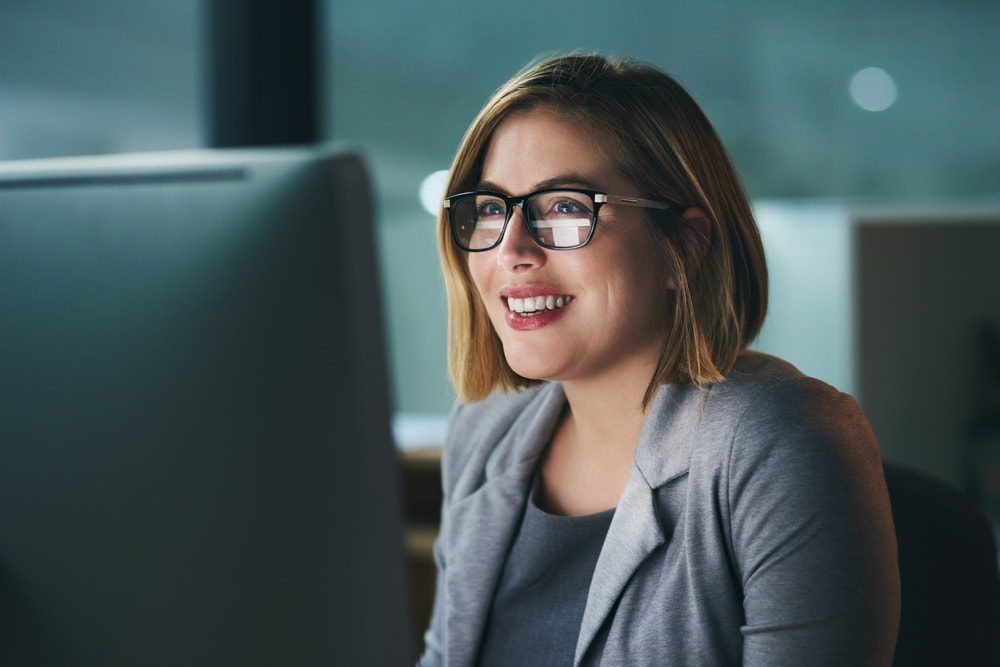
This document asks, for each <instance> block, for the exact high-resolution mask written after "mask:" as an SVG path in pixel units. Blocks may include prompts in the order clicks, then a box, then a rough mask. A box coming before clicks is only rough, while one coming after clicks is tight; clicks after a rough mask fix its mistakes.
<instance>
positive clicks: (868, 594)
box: [726, 378, 900, 665]
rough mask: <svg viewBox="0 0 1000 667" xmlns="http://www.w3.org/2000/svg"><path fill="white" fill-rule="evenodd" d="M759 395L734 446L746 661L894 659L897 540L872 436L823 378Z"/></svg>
mask: <svg viewBox="0 0 1000 667" xmlns="http://www.w3.org/2000/svg"><path fill="white" fill-rule="evenodd" d="M769 394H770V395H769V396H767V397H766V398H765V399H764V400H759V401H752V402H751V405H750V406H749V407H748V409H747V410H746V411H745V412H744V413H743V415H742V417H741V418H740V421H739V425H738V426H737V427H736V429H735V432H734V437H733V442H732V444H731V445H730V449H729V457H730V458H729V464H728V466H727V473H728V475H727V480H726V485H727V487H728V494H727V497H728V503H729V516H730V525H731V536H732V548H733V554H734V558H735V561H736V568H737V570H738V576H739V578H740V581H741V582H742V587H743V596H744V597H743V607H744V613H745V624H744V625H743V627H742V628H741V631H742V634H743V648H744V652H743V655H744V664H746V665H805V664H808V665H889V664H891V662H892V656H893V651H894V648H895V643H896V632H897V629H898V625H899V605H900V589H899V569H898V561H897V555H896V537H895V531H894V528H893V524H892V513H891V508H890V505H889V497H888V492H887V490H886V485H885V478H884V475H883V472H882V465H881V457H880V454H879V450H878V444H877V442H876V440H875V436H874V433H873V432H872V430H871V427H870V426H869V425H868V422H867V420H866V419H865V417H864V415H863V414H862V413H861V410H860V408H859V407H858V406H857V404H856V403H855V401H854V399H852V398H851V397H850V396H847V395H846V394H841V393H839V392H837V391H836V390H834V389H833V388H832V387H829V386H827V385H825V384H823V383H821V382H818V381H816V380H812V379H809V378H797V379H793V380H787V381H785V382H783V383H781V384H780V385H779V386H778V388H777V389H776V390H774V391H773V392H769Z"/></svg>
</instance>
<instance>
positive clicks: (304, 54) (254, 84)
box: [203, 0, 321, 148]
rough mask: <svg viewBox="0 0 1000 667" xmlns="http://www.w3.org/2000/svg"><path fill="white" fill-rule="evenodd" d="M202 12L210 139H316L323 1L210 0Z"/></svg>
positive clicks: (218, 143) (217, 143) (267, 142)
mask: <svg viewBox="0 0 1000 667" xmlns="http://www.w3.org/2000/svg"><path fill="white" fill-rule="evenodd" d="M203 12H204V14H203V20H204V34H205V38H206V42H205V56H206V63H205V67H206V77H205V79H206V83H207V85H206V87H205V93H206V95H205V101H206V105H207V117H206V119H205V120H206V123H205V124H206V129H207V132H208V137H207V139H208V144H209V145H210V146H212V147H215V148H232V147H242V146H281V145H285V146H287V145H292V144H295V145H298V144H312V143H315V142H317V141H319V139H320V131H319V92H318V87H317V75H318V74H317V73H318V71H319V69H320V67H319V62H318V60H317V54H318V52H319V42H320V34H319V33H320V30H321V24H320V22H319V21H318V19H319V18H320V11H319V3H318V2H316V0H296V2H273V1H272V0H240V2H231V1H230V0H208V1H207V2H205V3H204V4H203Z"/></svg>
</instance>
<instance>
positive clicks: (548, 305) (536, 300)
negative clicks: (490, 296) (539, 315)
mask: <svg viewBox="0 0 1000 667" xmlns="http://www.w3.org/2000/svg"><path fill="white" fill-rule="evenodd" d="M572 298H573V297H571V296H555V295H553V294H549V295H547V296H534V297H532V296H529V297H526V298H524V299H515V298H514V297H507V307H508V308H510V309H511V310H512V311H514V312H515V313H522V314H523V313H536V312H538V311H542V310H555V309H556V308H562V307H563V306H565V305H566V304H567V303H569V302H570V299H572Z"/></svg>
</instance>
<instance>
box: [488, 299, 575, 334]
mask: <svg viewBox="0 0 1000 667" xmlns="http://www.w3.org/2000/svg"><path fill="white" fill-rule="evenodd" d="M501 301H503V303H504V306H505V307H506V309H507V317H506V320H507V326H508V327H510V328H511V329H514V330H516V331H529V330H533V329H541V328H542V327H544V326H548V325H549V324H552V323H553V322H555V321H556V320H558V319H559V318H560V317H562V316H563V314H564V313H565V312H566V311H567V310H568V307H569V304H570V302H572V301H573V297H572V296H571V295H568V294H540V295H537V296H526V297H513V296H507V297H501Z"/></svg>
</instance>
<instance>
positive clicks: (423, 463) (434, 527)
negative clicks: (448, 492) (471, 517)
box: [400, 446, 442, 652]
mask: <svg viewBox="0 0 1000 667" xmlns="http://www.w3.org/2000/svg"><path fill="white" fill-rule="evenodd" d="M400 467H401V469H402V471H403V498H404V502H405V503H406V529H405V534H406V556H407V562H408V564H409V571H410V600H411V605H412V607H411V609H412V614H413V627H414V628H416V633H415V639H416V648H417V650H418V651H419V652H422V651H423V633H424V630H426V629H427V625H428V624H429V623H430V620H431V610H432V609H433V607H434V584H435V581H436V577H437V567H436V565H435V564H434V540H435V539H437V534H438V525H439V522H440V520H441V500H442V496H441V448H440V447H433V446H428V447H421V448H411V449H407V450H404V451H401V452H400Z"/></svg>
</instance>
